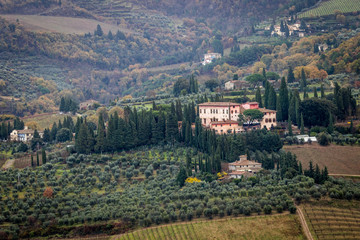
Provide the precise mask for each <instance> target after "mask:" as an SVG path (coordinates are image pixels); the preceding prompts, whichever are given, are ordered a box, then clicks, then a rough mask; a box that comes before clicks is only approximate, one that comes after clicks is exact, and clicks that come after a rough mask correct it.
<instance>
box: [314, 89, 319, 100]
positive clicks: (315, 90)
mask: <svg viewBox="0 0 360 240" xmlns="http://www.w3.org/2000/svg"><path fill="white" fill-rule="evenodd" d="M314 98H318V94H317V89H316V87H314Z"/></svg>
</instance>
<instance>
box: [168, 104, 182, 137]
mask: <svg viewBox="0 0 360 240" xmlns="http://www.w3.org/2000/svg"><path fill="white" fill-rule="evenodd" d="M178 137H179V130H178V122H177V117H176V113H175V105H174V103H171V111H170V113H169V114H168V115H167V121H166V140H167V141H168V142H172V143H174V141H175V140H177V139H178Z"/></svg>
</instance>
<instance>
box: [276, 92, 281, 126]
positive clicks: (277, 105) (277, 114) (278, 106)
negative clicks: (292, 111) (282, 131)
mask: <svg viewBox="0 0 360 240" xmlns="http://www.w3.org/2000/svg"><path fill="white" fill-rule="evenodd" d="M276 121H282V111H281V105H280V97H279V96H278V97H277V100H276Z"/></svg>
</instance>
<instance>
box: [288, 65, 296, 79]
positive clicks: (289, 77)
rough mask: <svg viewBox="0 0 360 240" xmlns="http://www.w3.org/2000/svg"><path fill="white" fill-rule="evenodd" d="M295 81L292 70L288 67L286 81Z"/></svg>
mask: <svg viewBox="0 0 360 240" xmlns="http://www.w3.org/2000/svg"><path fill="white" fill-rule="evenodd" d="M294 81H295V76H294V72H293V69H292V67H289V70H288V76H287V82H288V83H293V82H294Z"/></svg>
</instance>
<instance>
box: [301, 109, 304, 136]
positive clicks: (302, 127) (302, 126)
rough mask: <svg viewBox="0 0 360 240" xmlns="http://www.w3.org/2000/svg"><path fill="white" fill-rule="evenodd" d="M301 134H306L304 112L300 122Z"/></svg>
mask: <svg viewBox="0 0 360 240" xmlns="http://www.w3.org/2000/svg"><path fill="white" fill-rule="evenodd" d="M300 124H301V125H300V134H305V129H304V117H303V114H302V113H301V123H300Z"/></svg>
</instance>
